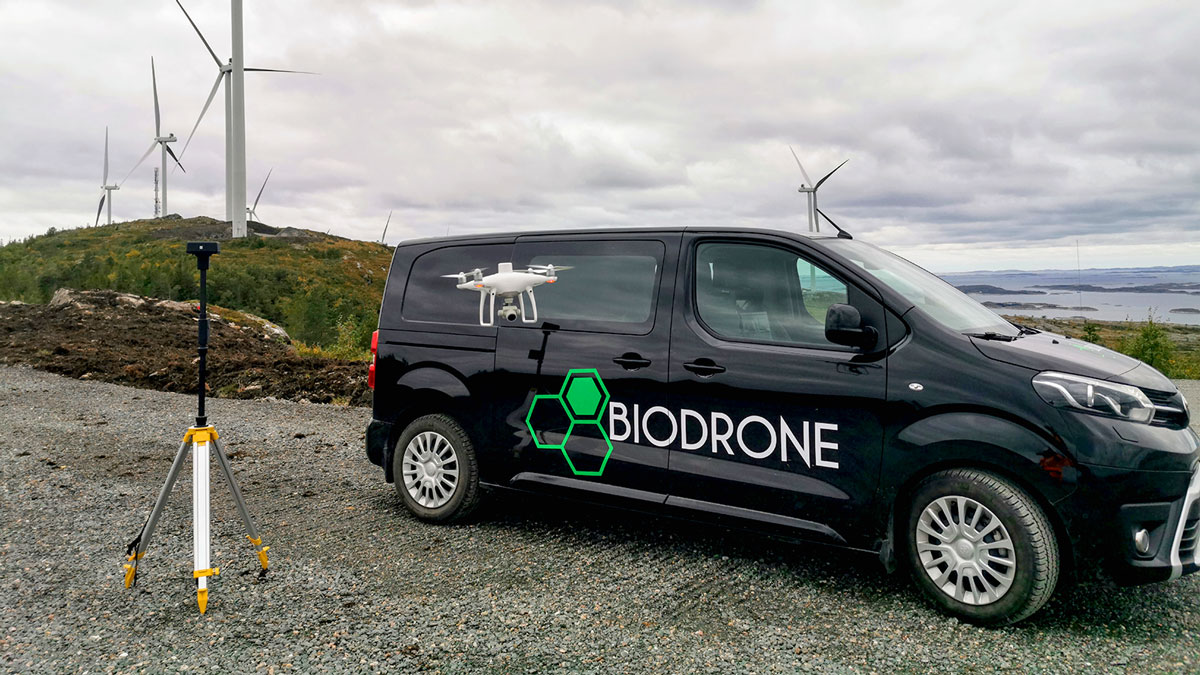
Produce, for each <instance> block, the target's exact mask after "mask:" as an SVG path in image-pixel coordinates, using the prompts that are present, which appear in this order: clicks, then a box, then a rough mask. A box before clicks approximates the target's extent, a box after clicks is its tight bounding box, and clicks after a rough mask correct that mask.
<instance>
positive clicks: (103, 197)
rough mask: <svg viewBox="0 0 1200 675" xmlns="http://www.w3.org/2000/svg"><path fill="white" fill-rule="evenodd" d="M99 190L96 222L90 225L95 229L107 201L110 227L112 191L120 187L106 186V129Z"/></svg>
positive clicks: (106, 128) (105, 129)
mask: <svg viewBox="0 0 1200 675" xmlns="http://www.w3.org/2000/svg"><path fill="white" fill-rule="evenodd" d="M100 189H101V190H104V194H102V195H100V206H98V207H96V222H95V223H93V224H92V227H95V226H97V225H99V224H100V212H101V211H103V210H104V202H105V200H106V198H107V201H108V224H109V225H112V191H113V190H120V189H121V186H120V185H109V184H108V127H104V179H103V180H101V181H100Z"/></svg>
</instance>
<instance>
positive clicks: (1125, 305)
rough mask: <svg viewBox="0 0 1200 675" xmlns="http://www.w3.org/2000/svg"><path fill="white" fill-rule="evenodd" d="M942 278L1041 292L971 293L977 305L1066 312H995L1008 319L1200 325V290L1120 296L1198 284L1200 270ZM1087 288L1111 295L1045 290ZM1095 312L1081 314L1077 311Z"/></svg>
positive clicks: (1006, 273)
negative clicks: (1133, 289) (1163, 286)
mask: <svg viewBox="0 0 1200 675" xmlns="http://www.w3.org/2000/svg"><path fill="white" fill-rule="evenodd" d="M941 276H942V278H943V279H945V280H946V281H948V282H950V283H951V284H954V285H955V286H966V285H977V284H986V285H989V286H997V287H999V288H1003V289H1006V290H1011V291H1021V290H1027V291H1041V292H1042V293H1044V294H1041V295H1025V294H1007V293H1003V294H992V293H971V294H970V296H971V297H972V298H974V299H975V300H977V301H979V302H1018V303H1048V304H1054V305H1061V306H1063V309H1013V308H1006V307H1005V308H997V307H993V308H992V310H993V311H995V312H997V313H1000V314H1007V315H1010V316H1034V317H1049V318H1067V317H1085V318H1088V319H1096V320H1098V321H1145V320H1146V317H1148V316H1151V315H1152V316H1153V317H1154V319H1155V321H1163V322H1169V323H1180V324H1189V325H1200V289H1195V288H1193V289H1189V290H1191V291H1192V292H1191V293H1181V292H1173V293H1163V292H1155V293H1136V292H1134V293H1131V292H1128V291H1121V290H1119V289H1121V288H1128V287H1130V286H1148V285H1152V284H1186V283H1200V266H1196V265H1189V266H1184V267H1155V268H1119V269H1086V270H1082V271H1080V272H1076V271H1075V270H1038V271H1023V270H1002V271H981V272H962V273H954V274H943V275H941ZM1064 284H1068V285H1089V286H1099V287H1103V288H1106V289H1114V290H1112V291H1107V292H1098V291H1090V290H1084V291H1083V292H1082V299H1081V297H1080V292H1079V291H1076V290H1061V289H1050V288H1045V287H1044V286H1047V285H1064ZM1080 306H1082V307H1084V308H1093V309H1084V310H1083V311H1080V310H1078V309H1076V308H1077V307H1080ZM1173 309H1191V310H1194V311H1195V312H1197V313H1183V312H1172V311H1171V310H1173Z"/></svg>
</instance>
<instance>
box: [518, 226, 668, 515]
mask: <svg viewBox="0 0 1200 675" xmlns="http://www.w3.org/2000/svg"><path fill="white" fill-rule="evenodd" d="M679 239H680V235H678V234H675V235H665V236H664V235H662V234H654V233H646V234H624V233H623V234H620V235H616V234H611V233H610V234H607V235H602V234H598V235H595V236H591V235H584V236H579V235H575V236H572V237H570V238H563V237H558V238H553V237H538V236H534V237H523V238H520V239H518V240H517V243H516V245H515V246H514V250H513V268H514V269H518V270H520V269H524V268H525V267H526V266H528V265H554V266H555V267H557V268H559V269H563V268H565V267H569V268H571V269H563V271H560V272H559V273H558V275H557V276H558V279H557V281H556V282H555V283H554V284H553V285H552V286H551V285H549V284H547V285H544V286H541V287H538V288H537V289H535V291H534V295H535V298H536V302H537V312H538V321H537V323H535V324H526V323H523V322H521V321H520V320H517V321H512V322H508V321H503V320H501V321H500V324H501V326H500V330H499V337H498V342H497V350H496V369H497V382H502V383H503V384H502V386H501V387H500V391H499V392H498V394H499V396H500V397H501V400H502V401H503V403H502V410H501V411H500V413H501V415H502V416H504V419H505V428H506V429H507V431H508V435H506V436H505V437H504V439H503V441H502V442H503V443H504V444H505V445H506V446H507V447H509V449H510V457H511V461H512V464H511V472H512V479H511V480H512V482H513V483H514V484H517V485H520V486H522V487H526V488H539V487H540V488H544V489H551V490H557V489H561V490H567V491H571V490H581V489H582V490H587V491H591V492H594V493H598V494H603V495H609V496H614V497H621V498H627V499H634V500H638V501H651V502H658V503H661V502H662V501H663V500H664V499H665V498H666V485H667V478H668V476H667V459H668V450H667V448H666V447H664V446H656V445H651V444H637V443H634V442H632V439H625V440H620V439H616V440H614V439H613V438H611V435H610V434H609V425H610V419H609V417H610V409H611V408H612V407H613V406H617V407H618V408H619V407H621V406H625V407H628V406H632V405H652V402H654V401H658V400H661V399H663V398H665V392H664V389H665V387H666V382H667V368H668V346H669V342H670V330H671V309H670V307H671V300H672V297H673V293H674V284H675V278H676V262H677V259H678V251H679Z"/></svg>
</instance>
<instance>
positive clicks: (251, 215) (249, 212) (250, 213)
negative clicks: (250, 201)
mask: <svg viewBox="0 0 1200 675" xmlns="http://www.w3.org/2000/svg"><path fill="white" fill-rule="evenodd" d="M274 170H275V169H274V167H272V168H271V170H270V171H268V172H267V177H266V179H264V180H263V184H262V187H260V188H258V196H257V197H255V198H254V206H247V207H246V220H253V221H254V222H260V221H259V220H258V214H257V213H255V212H254V209H256V208H258V200H260V199H262V193H263V190H265V189H267V181H269V180H271V171H274Z"/></svg>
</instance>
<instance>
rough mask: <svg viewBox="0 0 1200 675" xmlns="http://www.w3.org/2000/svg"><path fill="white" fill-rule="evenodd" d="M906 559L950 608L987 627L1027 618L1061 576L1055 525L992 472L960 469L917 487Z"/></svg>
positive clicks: (927, 591) (924, 585) (937, 599)
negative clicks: (1059, 574)
mask: <svg viewBox="0 0 1200 675" xmlns="http://www.w3.org/2000/svg"><path fill="white" fill-rule="evenodd" d="M907 533H908V537H907V540H908V563H909V567H910V569H911V571H912V576H913V579H914V581H916V583H917V585H918V586H919V587H920V588H921V590H922V591H923V592H924V593H925V595H926V596H927V597H928V598H929V599H930V600H932V601H933V603H934V604H936V605H937V606H939V607H940V608H941V609H943V610H944V611H946V612H948V613H950V614H953V615H954V616H957V617H959V618H961V619H964V620H966V621H970V622H971V623H976V624H980V625H985V626H1003V625H1007V624H1010V623H1015V622H1017V621H1020V620H1021V619H1024V618H1026V617H1028V616H1030V615H1031V614H1033V613H1034V612H1036V611H1037V610H1039V609H1040V608H1041V607H1042V605H1044V604H1045V603H1046V601H1047V600H1048V599H1049V598H1050V594H1051V593H1052V592H1053V591H1054V587H1055V584H1056V583H1057V581H1058V573H1059V555H1058V544H1057V541H1056V539H1055V535H1054V528H1053V527H1052V526H1051V525H1050V521H1049V519H1047V517H1046V514H1045V512H1043V511H1042V508H1041V507H1040V506H1039V505H1038V504H1037V502H1035V501H1034V500H1033V499H1032V498H1031V497H1030V496H1029V495H1028V494H1026V493H1025V492H1024V491H1023V490H1021V489H1020V488H1019V487H1017V486H1016V485H1014V484H1012V483H1011V482H1009V481H1008V480H1006V479H1004V478H1001V477H1000V476H997V475H995V474H992V473H990V472H987V471H981V470H977V469H954V470H950V471H942V472H940V473H936V474H934V475H932V476H929V477H928V478H926V479H925V480H923V481H921V483H920V484H919V485H918V486H917V488H916V491H915V492H914V494H913V498H912V501H911V502H910V509H909V514H908V527H907Z"/></svg>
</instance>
